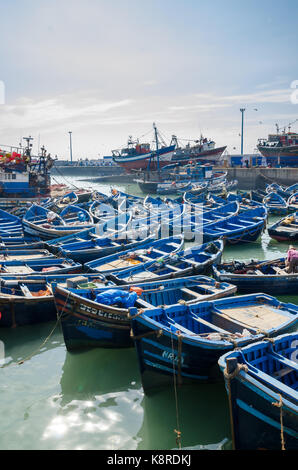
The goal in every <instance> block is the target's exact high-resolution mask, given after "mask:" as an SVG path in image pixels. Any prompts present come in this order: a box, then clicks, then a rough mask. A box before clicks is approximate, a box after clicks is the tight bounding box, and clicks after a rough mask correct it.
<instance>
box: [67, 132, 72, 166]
mask: <svg viewBox="0 0 298 470" xmlns="http://www.w3.org/2000/svg"><path fill="white" fill-rule="evenodd" d="M68 133H69V144H70V147H69V148H70V162H71V163H72V141H71V134H72V132H71V131H69V132H68Z"/></svg>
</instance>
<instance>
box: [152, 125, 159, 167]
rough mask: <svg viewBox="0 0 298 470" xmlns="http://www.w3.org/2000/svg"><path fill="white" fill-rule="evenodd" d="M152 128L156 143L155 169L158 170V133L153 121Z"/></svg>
mask: <svg viewBox="0 0 298 470" xmlns="http://www.w3.org/2000/svg"><path fill="white" fill-rule="evenodd" d="M153 129H154V133H155V143H156V157H157V171H158V172H159V156H158V134H157V128H156V125H155V122H154V123H153Z"/></svg>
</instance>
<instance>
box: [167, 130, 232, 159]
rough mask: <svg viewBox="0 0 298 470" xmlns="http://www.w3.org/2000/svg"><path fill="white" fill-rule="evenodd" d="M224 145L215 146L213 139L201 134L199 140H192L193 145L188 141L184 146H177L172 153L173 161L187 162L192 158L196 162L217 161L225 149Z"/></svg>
mask: <svg viewBox="0 0 298 470" xmlns="http://www.w3.org/2000/svg"><path fill="white" fill-rule="evenodd" d="M226 148H227V147H226V146H225V147H215V142H214V141H213V140H210V139H207V138H206V137H203V136H202V135H201V137H200V139H199V140H195V141H194V145H192V146H191V145H190V143H188V144H187V145H186V146H185V147H180V148H177V149H176V150H175V152H174V154H173V158H172V160H173V162H180V163H182V162H183V161H185V163H188V161H189V160H190V159H191V160H194V161H195V162H198V163H212V164H216V163H219V162H220V160H221V159H222V155H223V153H224V151H225V150H226Z"/></svg>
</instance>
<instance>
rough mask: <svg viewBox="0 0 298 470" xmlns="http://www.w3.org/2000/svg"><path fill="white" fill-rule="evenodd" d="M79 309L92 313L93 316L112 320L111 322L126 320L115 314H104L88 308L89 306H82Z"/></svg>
mask: <svg viewBox="0 0 298 470" xmlns="http://www.w3.org/2000/svg"><path fill="white" fill-rule="evenodd" d="M79 309H80V310H83V311H84V312H86V313H92V314H93V315H97V316H99V317H104V318H110V319H111V320H119V321H125V320H126V319H125V317H121V316H120V315H114V314H113V313H109V312H103V311H101V310H98V309H97V308H93V307H88V306H87V305H84V304H80V306H79Z"/></svg>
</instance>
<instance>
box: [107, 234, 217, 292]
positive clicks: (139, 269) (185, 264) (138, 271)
mask: <svg viewBox="0 0 298 470" xmlns="http://www.w3.org/2000/svg"><path fill="white" fill-rule="evenodd" d="M223 248H224V243H223V241H222V240H216V241H214V242H210V243H206V244H204V245H199V246H194V247H192V248H187V249H186V250H183V251H179V252H177V253H174V254H171V255H167V256H161V257H160V258H159V259H157V260H153V261H148V262H146V263H141V264H138V265H136V266H133V267H130V268H126V269H123V270H122V271H119V272H114V273H111V274H109V275H108V276H107V277H108V279H111V280H112V281H113V282H115V284H118V285H119V284H134V283H136V282H146V281H150V280H158V279H159V280H164V279H170V278H176V277H184V276H190V275H194V274H208V273H209V271H210V270H211V266H212V264H214V263H219V262H220V260H221V256H222V252H223Z"/></svg>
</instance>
